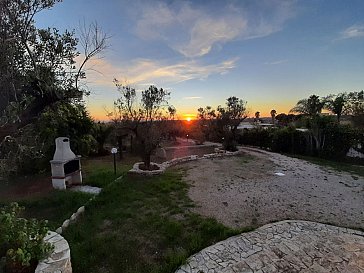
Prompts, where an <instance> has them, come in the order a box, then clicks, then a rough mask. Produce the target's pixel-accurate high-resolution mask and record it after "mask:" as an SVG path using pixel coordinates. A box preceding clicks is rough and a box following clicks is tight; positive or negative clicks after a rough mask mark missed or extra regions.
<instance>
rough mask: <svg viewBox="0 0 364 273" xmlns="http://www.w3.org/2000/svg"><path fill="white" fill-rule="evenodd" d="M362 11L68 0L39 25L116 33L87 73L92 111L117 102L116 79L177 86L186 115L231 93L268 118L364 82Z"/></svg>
mask: <svg viewBox="0 0 364 273" xmlns="http://www.w3.org/2000/svg"><path fill="white" fill-rule="evenodd" d="M363 12H364V1H362V0H346V1H344V0H340V1H339V0H312V1H311V0H301V1H299V0H260V1H254V0H240V1H239V0H231V1H222V0H220V1H217V0H216V1H214V0H210V1H207V0H201V1H154V0H136V1H126V0H125V1H124V0H122V1H116V0H104V1H99V0H64V1H63V2H61V3H58V4H56V5H55V6H54V7H53V8H52V9H51V10H48V11H43V12H42V13H40V14H39V15H38V16H37V17H36V23H37V25H38V26H39V27H48V26H49V27H56V28H59V29H60V30H64V29H75V28H77V26H78V25H79V22H82V21H85V22H86V23H89V22H93V21H97V22H98V24H99V25H100V26H101V27H102V29H103V30H104V31H106V32H107V33H108V34H109V35H110V36H111V38H110V44H111V46H110V48H109V49H108V50H107V51H106V52H105V53H104V54H103V58H102V59H99V60H95V61H94V62H93V63H90V64H89V68H90V70H89V71H87V76H88V78H87V85H88V87H89V89H90V91H91V93H92V94H91V96H89V97H88V98H87V99H86V102H87V105H88V109H89V111H90V112H91V114H92V115H93V116H94V117H97V118H99V119H106V116H105V114H106V112H105V110H104V109H105V108H107V109H109V110H111V109H112V105H113V101H114V100H115V99H116V98H117V96H118V94H117V91H116V88H115V87H114V86H113V83H112V80H113V78H117V79H119V80H121V81H127V82H128V83H129V84H130V85H132V86H134V87H135V88H137V89H138V90H143V89H145V88H147V87H148V86H149V85H150V84H154V85H156V86H158V87H162V88H166V89H168V90H170V91H171V100H170V102H171V104H173V105H174V106H175V107H176V108H177V113H178V114H179V116H180V117H181V118H183V117H184V115H186V114H191V115H195V113H196V112H197V111H196V109H197V108H198V107H200V106H206V105H211V106H213V107H216V106H217V105H219V104H220V105H222V104H224V102H225V100H226V98H228V97H229V96H237V97H239V98H242V99H244V100H246V101H247V102H248V108H249V109H250V112H251V115H253V114H254V112H255V111H260V112H261V113H262V114H263V116H264V115H269V112H270V110H271V109H276V110H277V112H278V113H281V112H287V111H288V110H289V109H290V108H292V107H293V106H294V105H295V103H296V102H297V101H298V100H299V99H302V98H306V97H308V96H309V95H311V94H317V95H320V96H325V95H328V94H332V93H333V94H335V93H339V92H345V91H360V90H362V89H364V17H363ZM94 70H96V71H97V72H96V71H94Z"/></svg>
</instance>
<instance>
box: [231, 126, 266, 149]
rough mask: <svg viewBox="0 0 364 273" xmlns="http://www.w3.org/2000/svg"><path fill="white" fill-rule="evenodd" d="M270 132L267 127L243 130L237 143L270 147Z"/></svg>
mask: <svg viewBox="0 0 364 273" xmlns="http://www.w3.org/2000/svg"><path fill="white" fill-rule="evenodd" d="M272 132H273V130H268V129H262V128H257V129H252V130H245V131H244V132H243V133H242V134H241V135H240V137H239V139H238V142H239V144H245V145H252V146H258V147H260V148H270V147H271V144H272Z"/></svg>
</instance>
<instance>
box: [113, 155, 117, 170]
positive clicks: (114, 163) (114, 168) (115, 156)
mask: <svg viewBox="0 0 364 273" xmlns="http://www.w3.org/2000/svg"><path fill="white" fill-rule="evenodd" d="M113 155H114V174H115V175H116V154H113Z"/></svg>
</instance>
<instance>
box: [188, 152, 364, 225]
mask: <svg viewBox="0 0 364 273" xmlns="http://www.w3.org/2000/svg"><path fill="white" fill-rule="evenodd" d="M184 166H185V167H186V169H187V171H186V176H185V178H184V179H185V180H186V181H187V182H188V183H189V184H190V185H191V188H190V190H189V196H190V198H191V199H192V200H193V201H195V202H196V203H197V205H198V206H197V208H196V209H195V210H196V212H198V213H200V214H202V215H205V216H209V217H214V218H216V219H217V220H219V221H220V222H222V223H224V224H225V225H227V226H230V227H247V226H261V225H263V224H266V223H270V222H273V221H280V220H285V219H296V220H309V221H317V222H323V223H331V224H334V225H338V226H346V227H353V228H364V214H363V213H364V212H363V207H364V179H363V178H362V177H355V178H353V176H352V175H351V174H348V173H339V172H335V171H333V170H329V169H324V168H323V167H319V166H317V165H314V164H311V163H308V162H306V161H303V160H300V159H295V158H290V157H287V156H283V155H280V154H274V153H269V152H265V151H263V152H262V151H259V150H254V149H246V155H245V156H241V157H231V158H219V159H212V160H211V159H206V160H198V161H195V162H190V163H186V164H185V165H184ZM276 173H282V174H284V176H278V175H277V174H276Z"/></svg>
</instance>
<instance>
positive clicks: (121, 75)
mask: <svg viewBox="0 0 364 273" xmlns="http://www.w3.org/2000/svg"><path fill="white" fill-rule="evenodd" d="M237 60H238V58H235V59H230V60H226V61H223V62H220V63H217V64H203V63H201V62H198V61H194V60H189V61H181V62H178V63H173V64H164V63H162V62H158V61H155V60H150V59H137V60H133V61H131V62H129V63H127V64H123V65H122V66H117V65H113V64H112V63H111V62H109V61H107V60H106V59H98V60H93V61H91V62H90V65H91V66H93V67H97V71H98V72H95V71H89V73H88V74H87V79H88V81H89V83H92V84H96V85H113V83H112V80H113V79H114V78H117V79H119V80H122V81H123V80H124V81H126V82H127V83H128V84H130V85H138V86H140V87H141V86H143V87H144V86H146V85H151V84H155V85H159V86H165V85H166V84H175V83H179V82H183V81H188V80H196V79H197V80H203V79H206V78H208V77H209V76H210V75H215V74H221V75H222V74H225V73H228V72H229V71H230V70H231V69H233V68H234V67H235V66H236V62H237Z"/></svg>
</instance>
